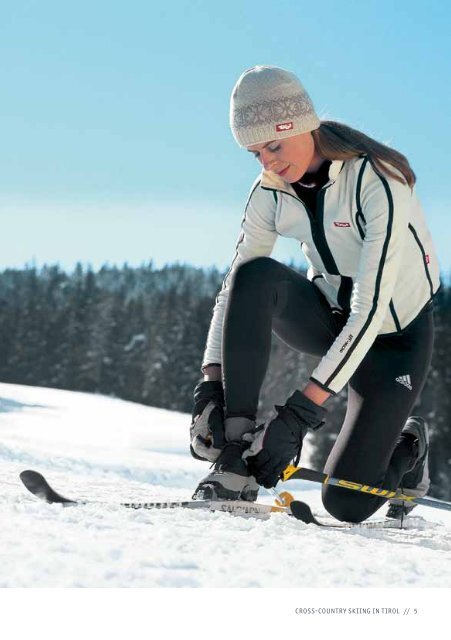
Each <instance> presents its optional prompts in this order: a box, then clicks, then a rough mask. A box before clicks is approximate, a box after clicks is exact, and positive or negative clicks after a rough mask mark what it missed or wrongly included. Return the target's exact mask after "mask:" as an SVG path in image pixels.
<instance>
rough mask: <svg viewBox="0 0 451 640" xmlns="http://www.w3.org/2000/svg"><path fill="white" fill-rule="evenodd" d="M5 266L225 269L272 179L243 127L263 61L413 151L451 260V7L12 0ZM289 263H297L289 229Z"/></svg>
mask: <svg viewBox="0 0 451 640" xmlns="http://www.w3.org/2000/svg"><path fill="white" fill-rule="evenodd" d="M0 6H1V14H2V20H1V22H0V58H1V60H2V64H1V66H0V82H1V87H2V98H1V104H0V135H1V141H2V143H1V145H0V216H1V221H2V230H3V233H2V236H1V241H0V242H1V251H0V268H7V267H20V266H23V265H24V264H25V263H27V262H28V263H29V262H31V261H33V260H34V261H35V262H36V263H37V264H43V263H44V262H47V263H55V262H59V263H60V264H61V265H62V266H64V267H67V268H71V267H72V266H73V265H74V264H75V262H76V261H77V260H80V261H82V262H85V263H90V264H92V265H93V266H94V267H98V266H100V265H101V264H103V263H105V262H109V263H110V264H111V263H116V264H122V263H123V262H128V263H129V264H131V265H137V264H141V263H142V262H147V261H148V260H151V259H152V260H153V261H154V263H155V264H157V265H163V264H165V263H170V262H175V261H179V262H189V263H192V264H198V265H212V264H217V265H219V266H221V267H224V266H226V265H227V264H228V262H229V261H230V260H231V258H232V256H233V251H234V246H235V239H236V237H237V235H238V233H239V227H240V221H241V217H242V211H243V206H244V204H245V201H246V197H247V193H248V191H249V188H250V185H251V183H252V182H253V180H254V178H255V176H256V175H257V173H258V165H257V163H256V161H255V160H254V159H253V158H252V157H251V156H250V154H247V153H246V152H243V151H242V150H240V149H239V148H238V147H237V146H236V144H235V142H234V140H233V138H232V136H231V133H230V131H229V127H228V107H229V96H230V91H231V89H232V87H233V85H234V83H235V81H236V79H237V77H238V76H239V75H240V73H241V72H242V71H243V70H244V69H246V68H248V67H250V66H253V65H254V64H275V65H279V66H282V67H285V68H288V69H290V70H292V71H294V72H296V73H297V74H298V75H299V77H300V78H301V80H302V82H303V84H304V85H305V86H306V88H307V90H308V91H309V93H310V95H311V97H312V99H313V102H314V104H315V107H316V110H317V112H318V113H319V115H320V116H322V117H325V118H326V117H327V118H329V119H337V120H341V121H343V122H346V123H347V124H350V125H351V126H354V127H356V128H359V129H361V130H363V131H365V133H367V134H369V135H371V136H373V137H376V138H377V139H379V140H381V141H383V142H386V143H388V144H391V145H392V146H394V147H396V148H397V149H399V150H400V151H402V152H403V153H404V154H405V155H407V157H408V158H409V160H410V161H411V164H412V166H413V168H414V170H415V171H416V173H417V176H418V186H417V189H418V193H419V195H420V197H421V199H422V202H423V206H424V208H425V210H426V213H427V218H428V221H429V226H430V229H431V232H432V234H433V237H434V239H435V241H436V245H437V248H438V252H439V257H440V261H441V264H442V268H443V270H444V271H447V270H449V269H450V267H451V258H450V255H449V252H448V247H449V246H450V244H451V224H450V222H449V215H450V214H449V212H450V209H451V207H450V205H451V196H450V192H449V178H448V173H449V169H448V155H447V151H448V149H449V148H450V147H451V125H450V122H449V118H450V116H449V114H450V113H451V88H450V82H449V79H450V77H451V44H450V37H449V24H450V20H451V15H450V14H451V9H450V6H451V5H449V4H448V3H444V2H442V1H439V0H435V1H432V2H430V3H425V2H420V1H408V0H400V1H398V2H393V1H389V0H379V1H373V0H364V1H360V2H358V1H357V0H356V1H354V0H341V1H336V2H335V1H332V0H323V1H322V2H320V3H317V5H315V4H312V2H311V0H310V1H304V0H296V1H295V0H292V1H288V0H278V1H276V2H268V1H266V0H260V1H258V2H254V1H252V2H245V1H244V2H243V1H241V2H237V1H235V0H232V1H228V2H221V3H219V2H218V3H216V2H212V1H211V0H210V1H206V0H189V1H184V0H183V1H182V0H176V1H174V2H172V3H168V4H165V3H162V2H149V1H144V0H129V1H128V2H117V1H114V0H109V1H105V0H90V1H89V2H88V1H86V0H78V1H77V2H76V3H75V2H74V3H67V2H61V1H46V0H39V1H34V0H29V1H27V2H25V1H21V0H17V1H16V2H14V3H12V2H8V3H6V2H0ZM275 255H276V257H279V258H283V259H290V258H291V257H293V258H294V259H296V260H299V259H300V250H299V248H298V245H297V244H296V243H294V242H292V241H289V240H283V241H281V243H280V246H279V247H278V249H277V250H276V254H275Z"/></svg>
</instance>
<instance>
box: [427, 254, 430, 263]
mask: <svg viewBox="0 0 451 640" xmlns="http://www.w3.org/2000/svg"><path fill="white" fill-rule="evenodd" d="M429 262H430V260H429V256H428V255H426V264H429Z"/></svg>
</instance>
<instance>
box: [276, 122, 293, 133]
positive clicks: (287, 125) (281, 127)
mask: <svg viewBox="0 0 451 640" xmlns="http://www.w3.org/2000/svg"><path fill="white" fill-rule="evenodd" d="M292 128H293V123H292V122H281V123H280V124H276V131H290V129H292Z"/></svg>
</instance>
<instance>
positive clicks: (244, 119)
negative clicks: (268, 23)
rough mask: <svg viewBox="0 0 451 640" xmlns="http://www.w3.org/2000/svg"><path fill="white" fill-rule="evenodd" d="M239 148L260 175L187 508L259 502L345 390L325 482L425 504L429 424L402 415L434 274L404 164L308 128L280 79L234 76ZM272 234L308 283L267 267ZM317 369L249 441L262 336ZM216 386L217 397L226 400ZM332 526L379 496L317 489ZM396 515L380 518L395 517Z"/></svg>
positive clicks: (211, 358)
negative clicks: (400, 494)
mask: <svg viewBox="0 0 451 640" xmlns="http://www.w3.org/2000/svg"><path fill="white" fill-rule="evenodd" d="M230 118H231V128H232V132H233V135H234V137H235V139H236V141H237V143H238V144H239V145H240V146H241V147H244V148H246V149H247V150H248V151H249V152H251V153H252V154H254V155H255V157H256V158H257V159H258V161H259V162H260V163H261V165H262V167H263V171H262V173H261V175H260V176H259V178H258V179H257V181H256V182H255V183H254V185H253V187H252V189H251V193H250V196H249V199H248V202H247V205H246V209H245V214H244V219H243V222H242V231H241V234H240V236H239V239H238V244H237V247H236V253H235V256H234V259H233V262H232V266H231V269H230V271H229V273H228V274H227V276H226V278H225V280H224V283H223V287H222V290H221V291H220V293H219V295H218V298H217V302H216V306H215V308H214V313H213V318H212V322H211V326H210V331H209V334H208V339H207V345H206V350H205V355H204V360H203V365H202V372H203V373H204V381H203V382H201V383H200V384H199V385H198V386H197V387H196V390H195V393H194V410H193V423H192V426H191V451H192V453H193V455H194V456H195V457H199V458H201V459H204V460H210V461H212V462H213V463H214V468H213V470H212V471H211V473H209V474H208V476H207V477H206V478H205V479H204V480H203V481H202V482H201V483H200V484H199V486H198V488H197V490H196V493H195V496H194V497H196V498H211V497H217V498H219V499H247V500H255V498H256V496H257V491H258V487H259V485H263V486H265V487H268V488H269V487H273V486H275V485H276V483H277V481H278V479H279V478H280V474H281V472H282V471H283V470H284V468H285V467H286V466H287V465H288V464H289V463H290V462H291V461H292V460H295V461H296V460H298V459H299V455H300V452H301V447H302V441H303V438H304V436H305V434H306V433H307V432H308V431H309V430H310V429H312V430H315V429H318V428H320V427H321V426H322V425H323V424H324V422H325V414H326V409H325V408H324V406H323V404H324V403H325V402H326V401H327V399H328V398H329V397H330V396H331V395H335V394H337V393H339V392H340V391H341V390H342V389H343V388H344V387H345V385H347V389H348V406H347V413H346V417H345V421H344V424H343V426H342V428H341V431H340V433H339V435H338V437H337V440H336V443H335V445H334V447H333V449H332V451H331V453H330V456H329V458H328V460H327V463H326V467H325V472H326V473H328V474H330V475H331V476H337V477H339V478H342V479H347V480H351V481H356V482H361V483H365V484H368V485H373V486H381V487H384V488H389V489H396V488H398V487H400V486H402V487H403V489H404V491H406V492H409V491H410V493H411V494H413V495H424V494H425V493H426V491H427V489H428V486H429V478H428V468H427V453H428V435H427V425H426V423H425V421H424V420H423V419H422V418H421V417H415V416H410V417H409V415H410V412H411V410H412V408H413V406H414V404H415V401H416V399H417V398H418V396H419V394H420V393H421V390H422V388H423V386H424V383H425V380H426V376H427V372H428V368H429V365H430V361H431V354H432V345H433V332H434V328H433V302H432V300H433V297H434V295H435V294H436V293H437V290H438V288H439V266H438V262H437V257H436V254H435V250H434V247H433V244H432V240H431V237H430V234H429V231H428V229H427V226H426V222H425V219H424V215H423V212H422V210H421V206H420V204H419V202H418V199H417V197H416V194H415V191H414V184H415V174H414V173H413V171H412V169H411V168H410V166H409V163H408V161H407V159H406V158H405V157H404V156H403V155H401V154H400V153H398V152H397V151H395V150H393V149H391V148H389V147H387V146H385V145H382V144H380V143H378V142H376V141H375V140H373V139H371V138H369V137H368V136H365V135H364V134H363V133H360V132H359V131H356V130H354V129H351V128H350V127H347V126H345V125H343V124H339V123H337V122H332V121H324V122H320V121H319V119H318V117H317V115H316V113H315V111H314V108H313V105H312V102H311V100H310V98H309V96H308V94H307V93H306V91H305V89H304V88H303V86H302V84H301V83H300V81H299V80H298V79H297V77H296V76H294V75H293V74H292V73H290V72H288V71H285V70H283V69H280V68H277V67H270V66H258V67H254V68H252V69H249V70H247V71H246V72H244V73H243V74H242V75H241V77H240V78H239V80H238V82H237V84H236V86H235V88H234V90H233V93H232V98H231V111H230ZM278 235H282V236H287V237H291V238H295V239H296V240H298V241H300V243H301V248H302V251H303V253H304V255H305V258H306V260H307V262H308V264H309V269H308V274H307V278H305V277H304V276H302V275H301V274H300V273H297V272H296V271H294V270H292V269H289V268H288V267H286V266H284V265H282V264H280V263H278V262H276V261H275V260H273V259H272V258H270V257H269V256H270V254H271V251H272V249H273V246H274V243H275V241H276V239H277V237H278ZM272 331H274V332H275V333H276V334H277V335H278V336H279V337H280V338H281V339H282V340H284V341H285V342H286V343H287V344H288V345H290V346H291V347H293V348H294V349H297V350H298V351H301V352H304V353H309V354H314V355H317V356H321V360H320V362H319V364H318V366H317V367H316V369H315V370H314V371H313V373H312V376H311V377H310V380H309V381H307V382H306V385H305V386H304V388H303V389H302V390H296V391H294V393H293V394H292V395H291V396H290V397H289V398H288V400H287V401H286V403H285V405H284V406H276V414H275V415H274V417H272V418H271V419H270V420H268V421H267V422H266V423H265V424H263V425H259V426H257V427H256V412H257V405H258V397H259V392H260V388H261V385H262V383H263V379H264V376H265V373H266V368H267V365H268V360H269V353H270V346H271V332H272ZM223 383H224V390H223ZM323 489H324V490H323V503H324V506H325V507H326V509H327V510H328V511H329V512H330V513H331V514H332V515H333V516H335V517H336V518H338V519H339V520H346V521H351V522H359V521H362V520H364V519H365V518H367V517H368V516H370V515H371V514H372V513H374V512H375V511H376V510H377V509H378V508H379V507H380V506H381V504H382V503H383V502H384V500H383V498H378V497H376V496H368V495H365V494H361V493H357V492H351V491H344V490H343V489H340V488H337V487H333V486H325V487H323ZM399 509H403V507H401V506H397V507H396V506H393V507H391V510H392V515H396V513H395V512H396V511H397V510H398V511H399Z"/></svg>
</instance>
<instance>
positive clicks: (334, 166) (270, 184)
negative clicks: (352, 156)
mask: <svg viewBox="0 0 451 640" xmlns="http://www.w3.org/2000/svg"><path fill="white" fill-rule="evenodd" d="M343 165H344V160H332V162H331V165H330V167H329V182H335V180H336V179H337V177H338V174H339V173H340V171H341V170H342V168H343ZM261 186H262V187H263V188H266V189H274V190H276V191H285V192H288V193H293V194H294V195H296V194H295V191H294V189H293V187H292V186H291V184H290V183H289V182H286V181H285V180H284V179H283V178H281V177H280V176H278V175H277V173H273V172H272V171H262V173H261Z"/></svg>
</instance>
